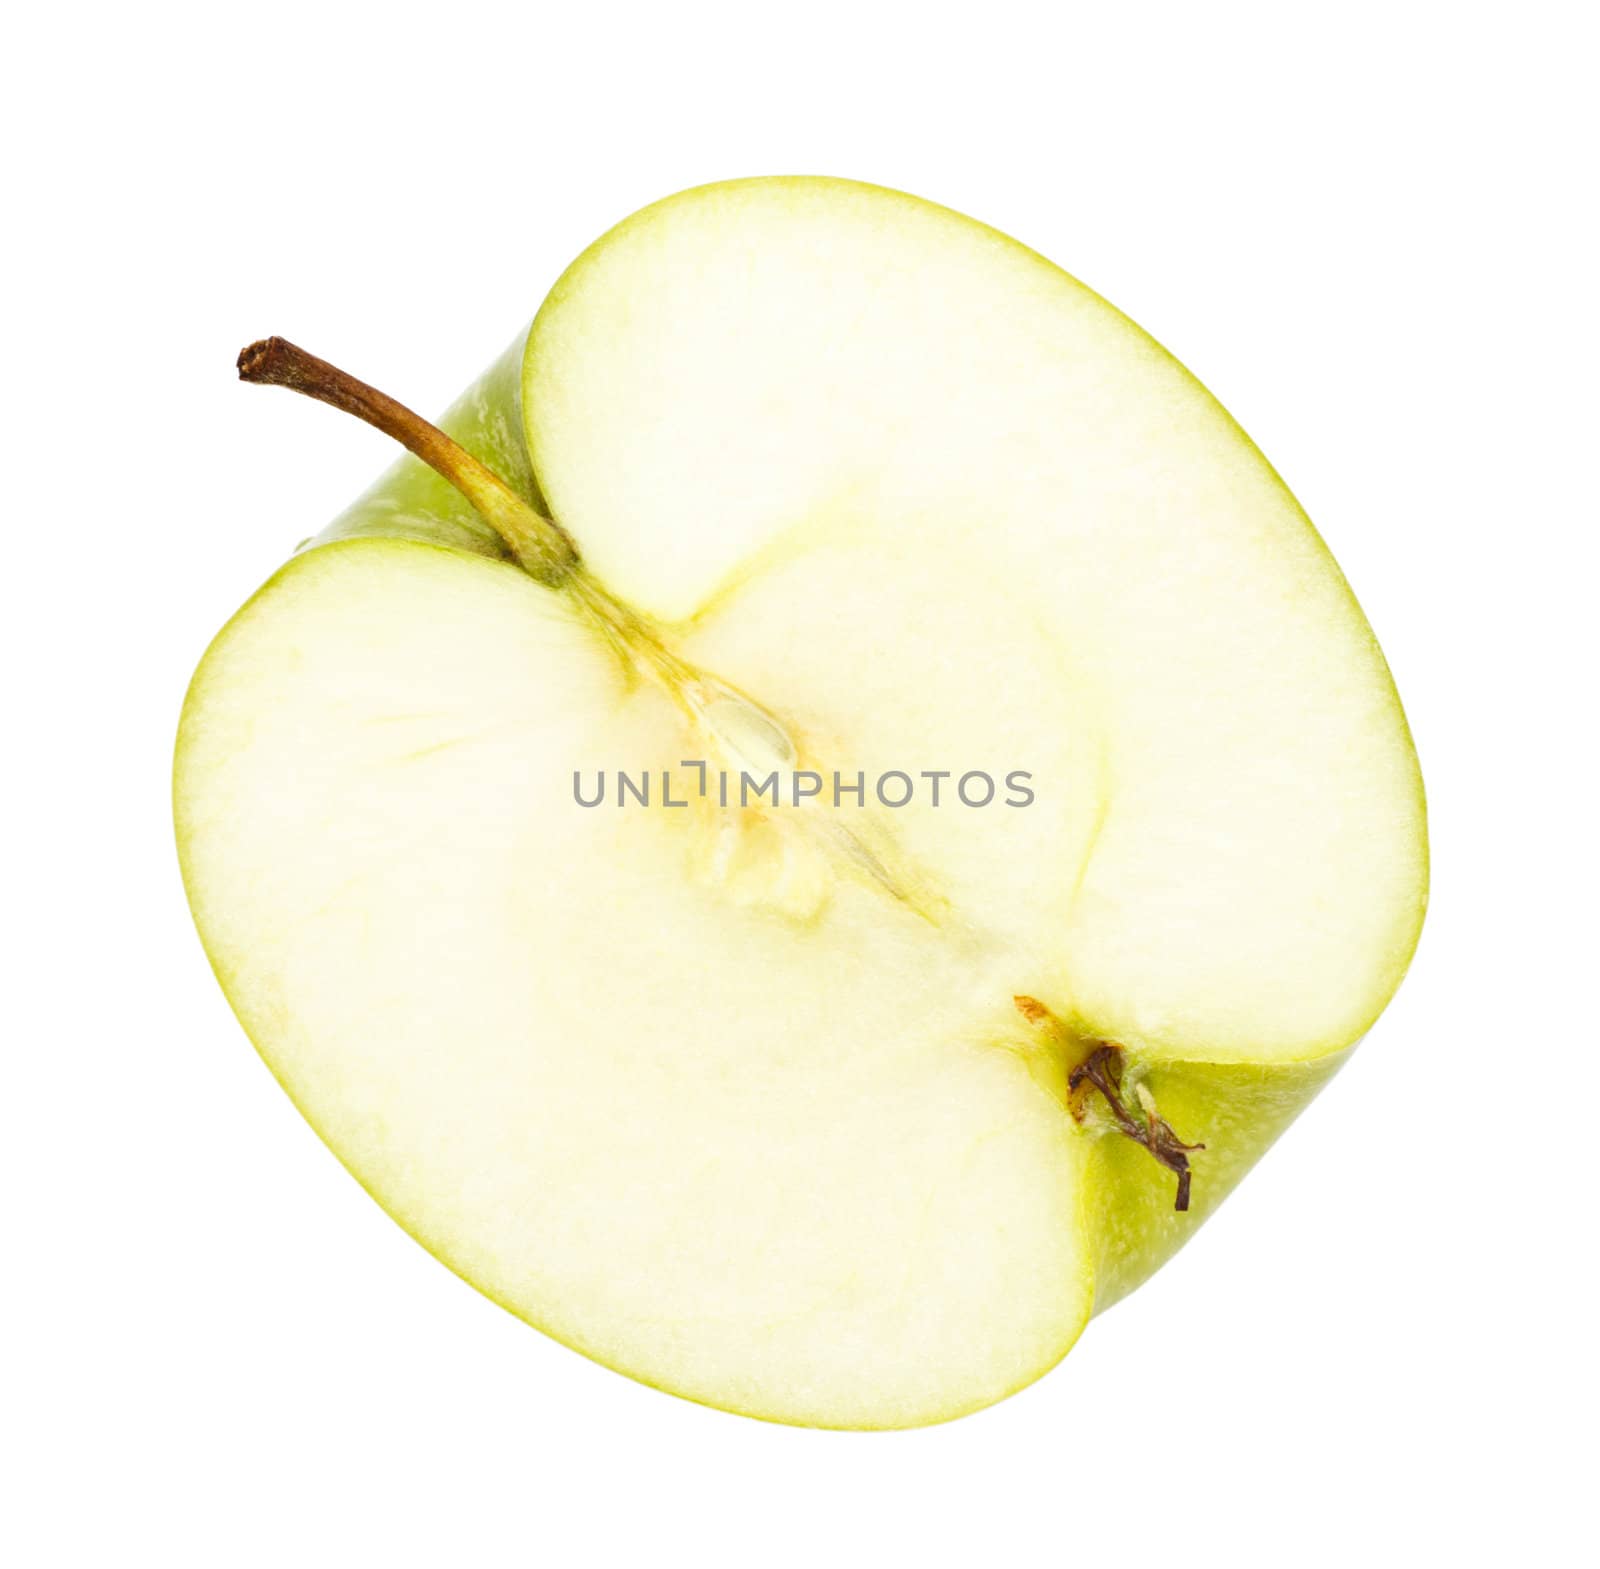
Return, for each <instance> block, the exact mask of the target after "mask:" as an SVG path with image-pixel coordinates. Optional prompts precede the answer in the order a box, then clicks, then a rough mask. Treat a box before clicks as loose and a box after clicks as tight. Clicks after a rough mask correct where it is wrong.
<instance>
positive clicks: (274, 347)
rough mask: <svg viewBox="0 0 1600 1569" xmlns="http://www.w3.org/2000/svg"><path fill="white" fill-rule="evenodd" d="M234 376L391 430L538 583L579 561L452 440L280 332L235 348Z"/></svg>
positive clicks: (551, 525)
mask: <svg viewBox="0 0 1600 1569" xmlns="http://www.w3.org/2000/svg"><path fill="white" fill-rule="evenodd" d="M239 379H240V380H241V381H253V382H260V383H261V384H263V385H265V386H272V387H288V388H289V389H290V390H291V391H292V392H301V393H304V394H305V395H306V396H307V397H308V398H316V399H317V400H318V402H321V403H328V404H331V405H332V406H333V407H334V408H336V409H343V410H344V411H345V413H346V414H354V415H355V417H356V418H357V419H359V420H364V421H365V422H366V423H367V424H368V425H371V426H374V427H375V428H376V429H378V430H381V431H382V432H383V433H384V434H385V435H386V436H392V437H394V439H395V440H396V441H398V442H399V443H400V444H401V446H403V447H405V448H406V449H407V451H409V452H412V453H415V454H416V456H417V457H419V458H421V459H422V461H423V462H424V463H426V464H427V465H428V467H429V468H431V469H432V470H434V472H435V473H437V474H439V475H441V476H442V477H443V478H444V479H446V480H448V481H449V482H450V483H451V484H452V485H454V486H455V488H456V489H457V490H459V491H460V492H461V494H462V495H463V496H465V497H466V498H467V500H468V501H470V502H471V503H472V505H473V506H474V507H475V508H476V509H477V510H478V511H479V512H480V513H481V514H482V515H483V516H484V518H485V519H486V520H487V521H488V522H489V524H490V526H491V527H492V528H493V529H494V530H495V532H496V533H498V534H499V535H500V537H501V538H502V539H503V540H505V542H506V546H507V548H508V549H509V550H510V551H511V554H512V555H513V556H514V557H515V558H516V560H517V563H518V565H519V566H521V567H522V568H523V570H524V571H526V572H528V573H529V574H530V575H531V576H533V577H536V578H537V579H538V580H539V581H540V582H541V583H544V584H547V585H548V586H550V587H552V588H553V587H555V586H556V585H557V584H559V583H561V582H562V581H563V580H565V579H566V578H567V577H568V575H569V574H570V573H571V572H572V571H573V569H574V568H575V567H576V566H577V565H578V548H577V546H576V545H575V544H574V543H573V541H572V537H571V536H570V535H569V534H568V533H567V531H566V530H565V529H564V528H562V527H561V525H560V524H559V523H557V522H556V521H555V520H554V519H553V518H547V517H545V516H544V514H543V513H541V512H538V511H535V510H534V508H533V507H531V506H529V505H528V503H527V502H526V501H524V500H523V499H522V497H521V496H519V495H518V494H517V493H516V492H515V491H514V490H512V489H511V487H510V486H509V485H507V484H506V483H505V481H504V480H502V479H501V478H500V476H499V475H498V474H496V473H495V472H494V470H493V469H491V468H488V467H486V466H485V465H484V464H482V463H480V462H479V461H478V460H477V459H476V458H475V457H473V455H472V454H471V453H470V452H468V451H467V449H466V448H465V447H463V446H462V445H461V444H460V443H459V442H456V441H452V440H451V438H450V437H449V436H447V435H445V433H444V432H443V431H442V430H440V429H439V427H438V426H437V425H432V424H430V423H429V422H428V421H427V420H425V419H423V417H422V416H421V415H420V414H416V413H413V412H412V411H411V410H410V409H408V408H407V407H406V406H405V405H404V404H403V403H397V402H396V401H395V400H394V399H393V398H391V397H390V396H389V395H388V394H387V393H383V392H379V391H378V389H377V388H376V387H369V386H368V385H367V384H366V382H364V381H357V380H356V378H355V377H354V376H352V375H350V374H349V373H348V372H346V371H342V370H340V369H339V368H338V366H336V365H330V364H329V363H328V362H327V361H326V360H319V359H318V358H317V357H316V355H314V354H307V353H306V351H305V350H304V349H302V348H298V347H297V346H296V345H295V344H293V343H290V342H289V340H288V339H287V338H263V339H261V340H260V341H259V342H257V343H252V344H251V345H250V346H249V347H248V348H246V349H243V350H241V351H240V354H239Z"/></svg>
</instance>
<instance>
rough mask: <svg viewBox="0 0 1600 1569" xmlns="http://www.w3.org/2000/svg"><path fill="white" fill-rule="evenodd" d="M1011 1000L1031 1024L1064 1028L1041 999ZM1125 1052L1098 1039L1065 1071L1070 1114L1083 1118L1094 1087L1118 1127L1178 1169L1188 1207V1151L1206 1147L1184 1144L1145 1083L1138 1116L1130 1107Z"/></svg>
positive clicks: (1181, 1206) (1181, 1202) (1182, 1205)
mask: <svg viewBox="0 0 1600 1569" xmlns="http://www.w3.org/2000/svg"><path fill="white" fill-rule="evenodd" d="M1012 1001H1013V1002H1014V1003H1015V1004H1016V1008H1017V1012H1018V1013H1020V1014H1021V1015H1022V1016H1023V1018H1025V1019H1026V1020H1027V1021H1028V1022H1029V1023H1030V1024H1047V1025H1050V1026H1051V1027H1053V1028H1054V1029H1056V1030H1057V1031H1058V1032H1062V1027H1061V1025H1060V1024H1059V1022H1058V1021H1057V1020H1056V1018H1055V1015H1054V1014H1052V1013H1051V1012H1050V1010H1049V1009H1048V1008H1046V1007H1045V1005H1044V1004H1043V1003H1042V1002H1040V1001H1039V1000H1038V999H1037V998H1035V997H1014V998H1013V999H1012ZM1125 1055H1126V1054H1125V1053H1124V1051H1123V1049H1122V1047H1120V1046H1119V1045H1117V1044H1116V1043H1115V1042H1114V1041H1097V1042H1095V1043H1094V1046H1093V1048H1092V1050H1091V1051H1090V1052H1089V1054H1088V1056H1086V1057H1085V1058H1084V1059H1083V1060H1082V1061H1081V1062H1079V1063H1078V1064H1077V1065H1076V1066H1075V1067H1074V1068H1072V1069H1071V1071H1070V1072H1069V1073H1068V1075H1067V1090H1068V1092H1069V1094H1070V1096H1071V1100H1070V1101H1069V1106H1070V1109H1071V1111H1072V1115H1073V1116H1074V1117H1075V1118H1076V1119H1077V1120H1078V1121H1079V1122H1081V1121H1083V1118H1084V1115H1085V1110H1086V1108H1085V1105H1084V1100H1085V1097H1086V1096H1087V1094H1088V1092H1089V1091H1090V1090H1097V1091H1098V1092H1099V1094H1100V1098H1101V1099H1102V1100H1103V1101H1104V1102H1105V1104H1106V1108H1107V1110H1109V1111H1110V1113H1111V1117H1112V1120H1113V1121H1114V1122H1115V1123H1116V1126H1117V1131H1118V1132H1119V1133H1122V1134H1124V1135H1125V1136H1126V1137H1128V1138H1130V1139H1132V1140H1133V1142H1134V1143H1135V1144H1138V1145H1141V1146H1142V1147H1143V1148H1144V1149H1146V1150H1148V1151H1149V1152H1150V1154H1151V1155H1152V1156H1154V1157H1155V1159H1156V1160H1158V1161H1160V1162H1161V1164H1162V1165H1163V1166H1165V1167H1167V1169H1168V1170H1169V1171H1173V1172H1176V1173H1177V1177H1178V1197H1177V1201H1176V1203H1175V1204H1174V1205H1173V1208H1174V1209H1178V1210H1187V1209H1188V1207H1189V1184H1190V1177H1191V1175H1192V1173H1191V1172H1190V1169H1189V1155H1190V1153H1191V1152H1192V1151H1194V1150H1203V1149H1204V1148H1205V1145H1204V1144H1186V1143H1185V1142H1184V1141H1183V1140H1182V1139H1180V1138H1179V1137H1178V1135H1177V1134H1176V1133H1174V1132H1173V1131H1172V1126H1171V1124H1170V1123H1168V1122H1167V1121H1166V1120H1165V1118H1163V1117H1162V1116H1160V1115H1159V1114H1158V1112H1157V1111H1156V1103H1155V1097H1154V1096H1152V1095H1151V1094H1150V1092H1149V1090H1147V1089H1146V1088H1145V1087H1144V1085H1142V1084H1136V1085H1135V1086H1134V1091H1133V1098H1134V1100H1135V1101H1136V1103H1137V1106H1138V1113H1139V1114H1138V1115H1136V1114H1135V1113H1134V1111H1132V1110H1131V1109H1130V1108H1129V1106H1128V1103H1127V1101H1126V1099H1125V1098H1124V1096H1125V1092H1124V1089H1123V1067H1124V1059H1125Z"/></svg>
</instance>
